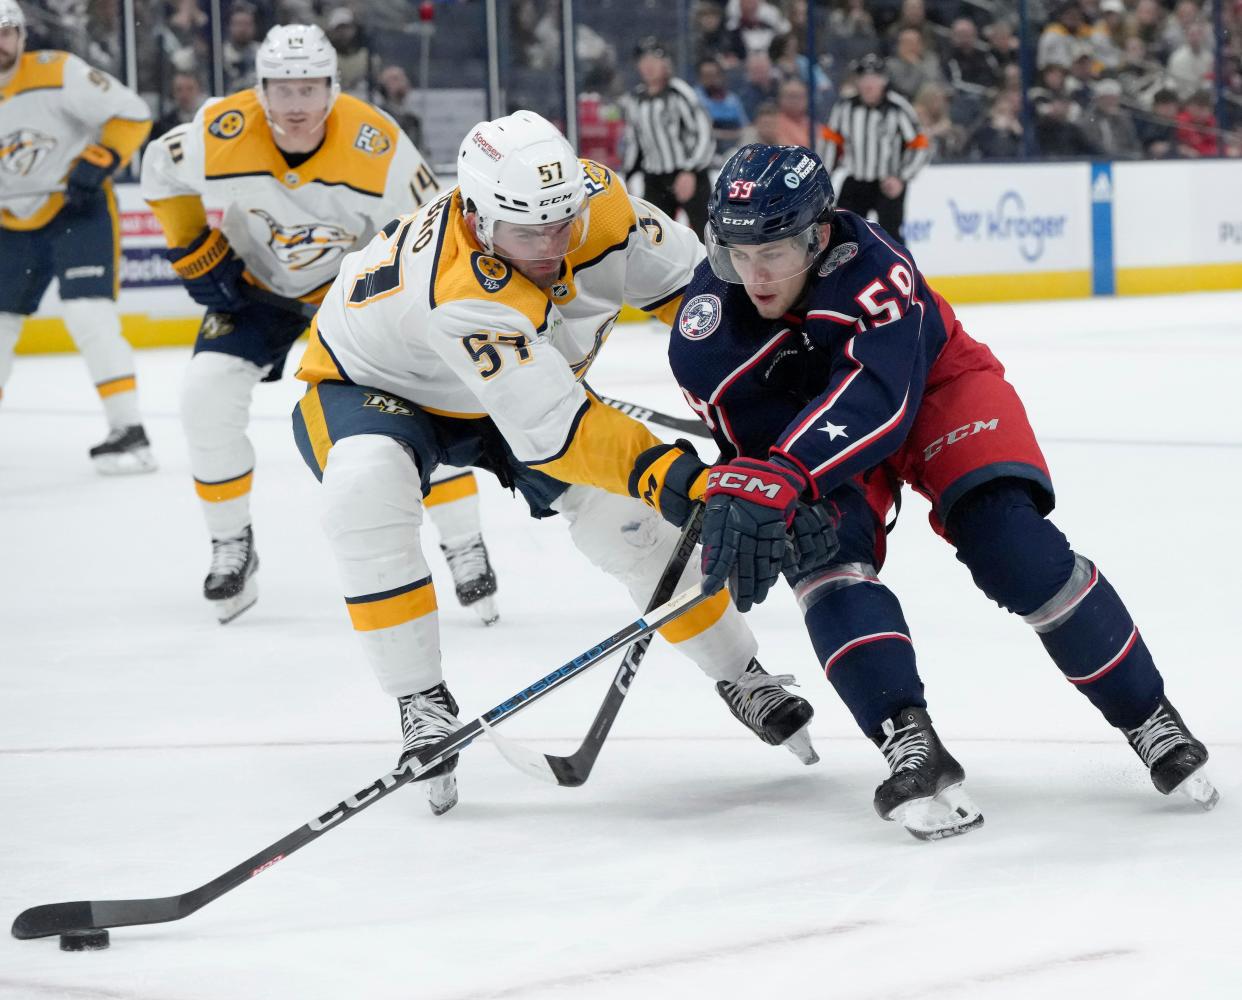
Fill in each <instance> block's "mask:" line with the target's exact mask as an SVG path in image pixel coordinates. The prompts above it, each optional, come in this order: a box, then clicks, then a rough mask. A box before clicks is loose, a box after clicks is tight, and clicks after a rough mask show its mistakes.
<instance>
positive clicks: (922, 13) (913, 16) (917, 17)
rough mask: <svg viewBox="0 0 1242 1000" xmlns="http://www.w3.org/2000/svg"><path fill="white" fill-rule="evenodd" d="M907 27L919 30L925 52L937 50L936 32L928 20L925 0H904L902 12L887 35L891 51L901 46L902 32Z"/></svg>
mask: <svg viewBox="0 0 1242 1000" xmlns="http://www.w3.org/2000/svg"><path fill="white" fill-rule="evenodd" d="M907 29H909V30H913V31H917V32H918V35H919V39H920V40H921V41H922V43H923V51H924V52H927V53H934V52H935V51H936V33H935V31H933V30H932V26H931V22H930V21H928V20H927V7H926V5H925V4H924V2H923V0H902V2H901V13H900V14H899V15H898V16H897V20H896V21H894V22H893V24H892V26H891V27H890V28H889V29H888V32H887V35H886V37H887V40H888V48H889V51H890V52H895V51H897V49H898V48H899V47H900V43H901V33H902V32H903V31H906V30H907Z"/></svg>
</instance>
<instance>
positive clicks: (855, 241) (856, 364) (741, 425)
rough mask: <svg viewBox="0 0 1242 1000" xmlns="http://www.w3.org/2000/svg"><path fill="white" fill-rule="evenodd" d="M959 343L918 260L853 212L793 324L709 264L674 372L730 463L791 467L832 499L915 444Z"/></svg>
mask: <svg viewBox="0 0 1242 1000" xmlns="http://www.w3.org/2000/svg"><path fill="white" fill-rule="evenodd" d="M955 332H956V333H960V332H961V331H960V326H959V325H958V324H957V321H956V320H955V319H954V317H953V313H952V310H950V309H949V308H948V306H947V305H946V304H945V303H944V302H943V300H942V299H940V297H939V296H937V295H936V294H935V293H934V292H932V291H931V290H930V289H929V288H928V287H927V284H926V282H925V281H924V280H923V276H922V275H921V274H920V273H919V271H918V268H917V267H916V266H915V264H914V261H913V259H912V258H911V256H910V254H909V252H908V251H907V250H906V249H905V248H904V247H902V246H901V245H900V244H897V243H894V242H892V241H891V240H890V239H889V238H888V236H887V235H886V234H884V233H883V231H881V230H880V229H879V228H878V227H876V226H874V225H871V224H869V223H867V222H865V221H863V220H862V219H860V218H859V217H858V216H857V215H854V214H853V213H851V212H844V211H843V212H839V213H837V216H836V219H835V221H834V222H833V231H832V236H831V242H830V244H829V249H828V251H827V252H826V253H825V254H824V256H823V258H822V259H821V261H820V264H819V265H818V266H817V268H816V269H815V270H814V271H813V272H812V273H811V276H810V280H809V282H808V284H807V289H806V292H805V294H804V295H803V297H802V299H801V300H800V301H799V302H798V303H797V304H796V305H795V306H794V307H793V309H792V310H791V311H790V312H788V313H786V314H785V315H784V316H783V317H781V318H780V319H776V320H767V319H764V318H762V317H761V316H760V315H759V314H758V312H757V311H756V310H755V307H754V305H753V304H752V303H751V301H750V299H749V298H748V297H747V295H746V291H745V289H744V288H742V286H741V285H731V284H729V283H728V282H725V281H722V280H720V279H719V278H717V277H716V276H715V274H713V273H712V270H711V267H710V266H709V264H708V262H707V261H703V262H702V263H701V264H699V266H698V268H697V269H696V270H695V273H694V278H693V279H692V280H691V282H690V284H689V286H688V287H687V288H686V292H685V295H684V297H683V298H682V305H681V308H680V310H678V314H677V321H676V323H675V325H674V327H673V332H672V335H671V336H670V338H669V363H670V365H671V366H672V369H673V374H674V376H675V377H676V379H677V382H678V384H679V385H680V386H681V387H682V392H683V393H684V394H685V396H686V399H687V401H688V402H689V403H690V405H691V407H692V408H693V409H694V410H695V411H696V412H697V413H698V414H699V416H700V417H701V418H702V419H703V421H704V422H705V423H706V424H707V425H708V427H709V428H710V429H711V431H712V434H713V436H714V437H715V439H716V443H717V444H718V445H719V446H720V448H721V451H722V452H723V455H724V457H725V458H730V457H733V456H735V455H746V456H750V457H753V458H767V457H768V456H769V455H770V454H771V455H780V456H783V457H786V458H788V459H790V460H791V461H793V462H794V464H796V465H797V466H799V467H800V468H801V469H802V470H803V471H804V472H805V473H807V474H808V475H809V478H810V479H811V481H812V482H813V483H814V491H815V493H816V494H817V495H825V494H827V493H829V492H831V491H832V490H833V489H835V488H836V487H837V486H840V485H841V484H842V483H844V482H845V481H846V480H848V479H849V478H850V477H851V476H853V475H855V474H856V473H859V472H863V471H865V470H867V469H869V468H871V467H872V466H875V465H878V464H879V463H880V462H882V461H883V460H884V459H885V458H887V457H888V456H889V455H891V454H892V453H893V452H895V451H896V450H897V448H898V447H899V446H900V445H901V443H902V442H903V441H904V440H905V437H906V435H907V433H908V432H909V430H910V426H911V424H912V423H913V421H914V416H915V414H916V413H917V411H918V408H919V403H920V402H921V401H922V398H923V391H924V388H925V386H926V383H927V379H928V373H929V372H930V370H931V368H932V365H933V364H934V363H935V361H936V359H937V358H938V357H939V355H940V352H941V351H942V350H943V349H944V347H945V345H946V344H947V343H948V340H949V337H950V336H951V335H954V333H955ZM963 336H964V334H963Z"/></svg>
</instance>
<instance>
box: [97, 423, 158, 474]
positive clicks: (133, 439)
mask: <svg viewBox="0 0 1242 1000" xmlns="http://www.w3.org/2000/svg"><path fill="white" fill-rule="evenodd" d="M91 461H92V462H94V463H95V470H96V471H97V472H99V473H101V474H102V475H105V476H124V475H132V474H134V473H139V472H154V471H155V470H156V469H157V468H159V466H158V465H157V464H156V461H155V456H154V455H153V454H152V453H151V442H150V441H148V440H147V432H146V431H144V430H143V429H142V424H133V425H131V426H129V427H114V428H113V429H112V430H110V431H109V432H108V436H107V437H106V438H104V439H103V441H102V442H100V443H99V444H97V445H95V447H94V448H92V449H91Z"/></svg>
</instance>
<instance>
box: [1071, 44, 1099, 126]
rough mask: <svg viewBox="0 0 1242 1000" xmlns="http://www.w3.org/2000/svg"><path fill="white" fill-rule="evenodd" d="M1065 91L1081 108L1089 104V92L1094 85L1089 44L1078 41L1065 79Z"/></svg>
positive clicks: (1093, 71) (1093, 68) (1093, 69)
mask: <svg viewBox="0 0 1242 1000" xmlns="http://www.w3.org/2000/svg"><path fill="white" fill-rule="evenodd" d="M1065 86H1066V91H1067V92H1068V94H1069V96H1070V98H1071V99H1072V100H1074V101H1075V102H1077V104H1078V106H1079V107H1080V108H1081V109H1082V110H1084V111H1085V110H1086V109H1087V108H1088V107H1090V106H1091V93H1092V89H1093V87H1094V86H1095V59H1094V57H1093V54H1092V49H1091V46H1090V45H1087V44H1085V43H1080V44H1079V46H1078V50H1077V51H1076V52H1075V53H1074V61H1073V62H1072V63H1070V69H1069V76H1068V77H1067V78H1066V80H1065Z"/></svg>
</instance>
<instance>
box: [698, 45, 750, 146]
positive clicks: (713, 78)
mask: <svg viewBox="0 0 1242 1000" xmlns="http://www.w3.org/2000/svg"><path fill="white" fill-rule="evenodd" d="M695 93H696V94H698V96H699V101H700V102H701V103H702V105H703V107H704V108H706V109H707V117H708V118H710V119H711V120H712V136H713V137H714V138H715V140H716V159H717V160H718V161H719V162H720V163H723V162H724V159H725V158H724V154H725V153H726V152H727V151H728V150H730V149H732V148H733V147H734V146H736V145H737V144H738V143H739V142H740V141H741V138H742V129H744V128H745V127H746V126H747V125H748V124H750V120H749V119H748V118H747V117H746V109H745V108H743V107H742V101H741V99H740V98H739V97H738V96H737V94H735V93H733V91H731V90H730V89H729V87H728V85H727V84H726V82H725V75H724V70H723V69H722V68H721V66H720V63H718V62H717V61H716V60H715V59H712V58H707V59H702V60H700V61H699V85H698V86H697V87H696V88H695Z"/></svg>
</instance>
